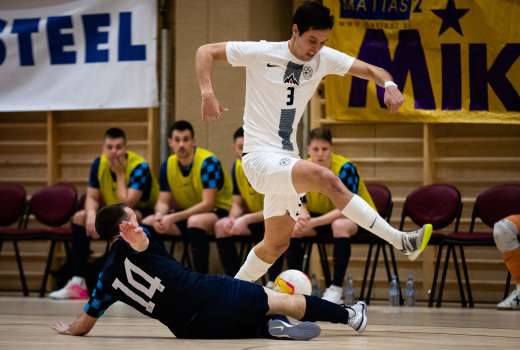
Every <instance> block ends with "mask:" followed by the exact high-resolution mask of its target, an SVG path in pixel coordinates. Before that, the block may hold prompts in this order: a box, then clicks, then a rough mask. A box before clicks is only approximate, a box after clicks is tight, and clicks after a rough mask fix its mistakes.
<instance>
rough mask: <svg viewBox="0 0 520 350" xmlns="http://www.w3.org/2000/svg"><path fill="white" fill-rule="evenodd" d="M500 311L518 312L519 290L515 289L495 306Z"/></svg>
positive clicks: (519, 306)
mask: <svg viewBox="0 0 520 350" xmlns="http://www.w3.org/2000/svg"><path fill="white" fill-rule="evenodd" d="M497 309H500V310H520V289H519V288H518V287H517V288H516V289H515V290H514V291H512V292H511V294H509V296H508V297H507V298H505V299H504V300H502V301H501V302H500V303H498V304H497Z"/></svg>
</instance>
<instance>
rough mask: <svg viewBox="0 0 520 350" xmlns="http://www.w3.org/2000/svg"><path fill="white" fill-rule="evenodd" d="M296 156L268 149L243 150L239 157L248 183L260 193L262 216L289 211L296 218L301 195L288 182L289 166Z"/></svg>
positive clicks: (276, 214)
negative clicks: (268, 150)
mask: <svg viewBox="0 0 520 350" xmlns="http://www.w3.org/2000/svg"><path fill="white" fill-rule="evenodd" d="M298 160H300V158H299V157H298V156H296V155H291V154H286V153H272V152H252V153H247V154H246V155H245V156H244V157H243V158H242V165H243V167H244V173H245V174H246V177H247V179H248V180H249V183H250V184H251V186H252V187H253V188H254V189H255V190H256V191H257V192H259V193H262V194H263V195H264V218H265V219H267V218H270V217H272V216H281V215H285V214H286V213H287V212H289V215H290V216H291V217H292V218H293V219H294V220H295V221H296V220H297V219H298V217H299V215H300V208H301V206H302V201H301V197H302V196H303V195H305V193H297V192H296V189H295V188H294V185H293V183H292V169H293V167H294V164H296V162H297V161H298Z"/></svg>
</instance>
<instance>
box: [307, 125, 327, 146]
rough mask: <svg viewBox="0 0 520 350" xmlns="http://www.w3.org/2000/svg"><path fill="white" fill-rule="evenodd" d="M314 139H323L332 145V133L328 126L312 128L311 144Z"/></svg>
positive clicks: (310, 134)
mask: <svg viewBox="0 0 520 350" xmlns="http://www.w3.org/2000/svg"><path fill="white" fill-rule="evenodd" d="M312 140H323V141H327V142H328V143H330V144H331V145H332V133H331V132H330V130H329V129H327V128H316V129H312V130H311V132H310V133H309V141H308V142H309V144H310V143H311V142H312Z"/></svg>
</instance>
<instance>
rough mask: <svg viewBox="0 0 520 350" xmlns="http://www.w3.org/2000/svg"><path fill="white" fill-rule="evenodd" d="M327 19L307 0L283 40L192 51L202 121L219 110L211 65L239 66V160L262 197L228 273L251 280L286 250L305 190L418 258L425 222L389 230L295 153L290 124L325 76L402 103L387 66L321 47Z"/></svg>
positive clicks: (427, 231)
mask: <svg viewBox="0 0 520 350" xmlns="http://www.w3.org/2000/svg"><path fill="white" fill-rule="evenodd" d="M333 24H334V18H333V16H331V15H330V10H329V9H328V8H326V7H324V6H322V5H321V4H318V3H316V2H307V3H304V4H303V5H301V6H300V7H299V8H298V9H297V10H296V12H295V14H294V17H293V24H292V36H291V38H290V39H289V40H288V41H283V42H266V41H260V42H233V41H230V42H223V43H213V44H207V45H203V46H201V47H199V49H198V50H197V53H196V58H195V65H196V72H197V77H198V82H199V87H200V91H201V96H202V104H201V112H202V118H203V119H204V120H214V119H217V118H218V117H219V116H220V114H221V113H222V112H224V111H225V109H224V108H223V107H222V106H221V105H220V103H219V101H218V99H217V98H216V96H215V94H214V90H213V84H212V81H211V72H212V69H213V62H214V61H215V60H227V61H228V62H229V63H230V64H231V65H232V66H234V67H246V101H245V109H244V155H243V158H242V162H243V167H244V171H245V174H246V176H247V178H248V180H249V181H250V183H251V185H252V186H253V188H254V189H255V190H256V191H258V192H260V193H263V194H264V195H265V199H264V219H265V235H264V239H263V240H262V241H261V242H260V243H259V244H257V245H256V246H255V247H254V248H253V249H252V250H251V252H250V253H249V255H248V257H247V259H246V261H245V262H244V264H243V265H242V267H241V268H240V270H239V272H238V273H237V275H236V278H239V279H242V280H247V281H256V280H257V279H258V278H260V277H261V276H262V275H264V273H265V272H266V271H267V269H268V268H269V267H270V266H271V264H273V262H274V261H276V259H277V258H278V257H279V256H280V255H281V254H282V253H283V252H284V251H285V250H286V249H287V247H288V246H289V242H290V236H291V232H292V229H293V226H294V224H295V222H296V221H298V220H307V219H308V218H300V212H299V211H300V207H301V200H300V198H301V196H303V195H304V194H305V193H306V192H321V193H324V194H325V195H327V196H328V197H329V198H330V199H331V201H332V202H333V203H334V204H335V206H336V207H337V208H338V209H339V210H341V212H342V214H343V215H345V216H346V217H348V218H349V219H351V220H352V221H354V222H356V223H357V224H358V225H359V226H361V227H363V228H365V229H367V230H368V231H370V232H373V233H374V234H376V235H377V236H379V237H381V238H383V239H385V240H386V241H388V242H389V243H390V244H392V245H393V246H394V247H396V248H397V249H399V250H401V251H402V252H403V253H404V254H406V255H408V258H409V259H410V260H415V259H416V258H417V257H418V256H419V254H420V253H421V252H422V251H423V250H424V249H425V248H426V246H427V244H428V241H429V239H430V236H431V231H432V227H431V225H429V224H428V225H425V226H424V227H422V228H421V229H419V230H417V231H413V232H402V231H399V230H397V229H395V228H393V227H392V226H390V225H389V224H388V223H387V222H386V221H385V220H384V219H383V218H381V217H380V216H379V214H378V213H377V212H376V211H375V210H373V209H372V208H371V207H370V206H369V205H368V204H367V203H366V202H365V201H364V200H363V199H361V198H360V197H359V196H357V195H355V194H353V193H351V192H350V191H349V190H348V189H347V188H346V187H345V186H344V185H343V183H342V182H341V181H340V180H339V178H338V177H337V176H335V175H334V174H333V173H332V172H331V171H330V170H329V169H326V168H325V167H321V166H319V165H316V164H314V163H312V162H310V161H307V160H302V159H300V157H299V153H298V147H297V143H296V131H297V129H298V123H299V121H300V119H301V116H302V114H303V112H304V110H305V107H306V105H307V103H308V102H309V99H310V98H311V96H312V95H313V94H314V91H315V90H316V88H317V87H318V84H319V83H320V81H321V79H322V78H323V77H324V76H325V75H328V74H336V75H345V74H351V75H353V76H356V77H358V78H363V79H368V80H373V81H375V82H376V83H377V85H379V86H382V87H384V88H385V95H384V101H385V104H386V106H387V108H388V109H389V110H390V112H397V110H398V109H399V107H400V106H401V105H402V104H403V102H404V97H403V95H402V94H401V92H400V91H399V89H398V87H397V85H396V84H395V83H394V82H393V81H392V76H391V75H390V74H389V73H388V72H387V71H385V70H384V69H382V68H379V67H376V66H373V65H371V64H368V63H366V62H363V61H360V60H358V59H356V58H353V57H351V56H349V55H346V54H345V53H342V52H339V51H336V50H334V49H332V48H329V47H327V46H325V43H326V42H327V39H328V38H329V35H330V33H331V29H332V27H333Z"/></svg>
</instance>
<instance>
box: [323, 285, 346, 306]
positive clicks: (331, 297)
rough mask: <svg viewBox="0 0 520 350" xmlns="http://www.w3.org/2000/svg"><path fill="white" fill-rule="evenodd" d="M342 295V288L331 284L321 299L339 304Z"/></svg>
mask: <svg viewBox="0 0 520 350" xmlns="http://www.w3.org/2000/svg"><path fill="white" fill-rule="evenodd" d="M342 294H343V288H341V287H338V286H336V285H334V284H331V285H330V287H329V288H327V289H325V292H323V296H322V297H321V298H322V299H323V300H327V301H330V302H331V303H334V304H341V295H342Z"/></svg>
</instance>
